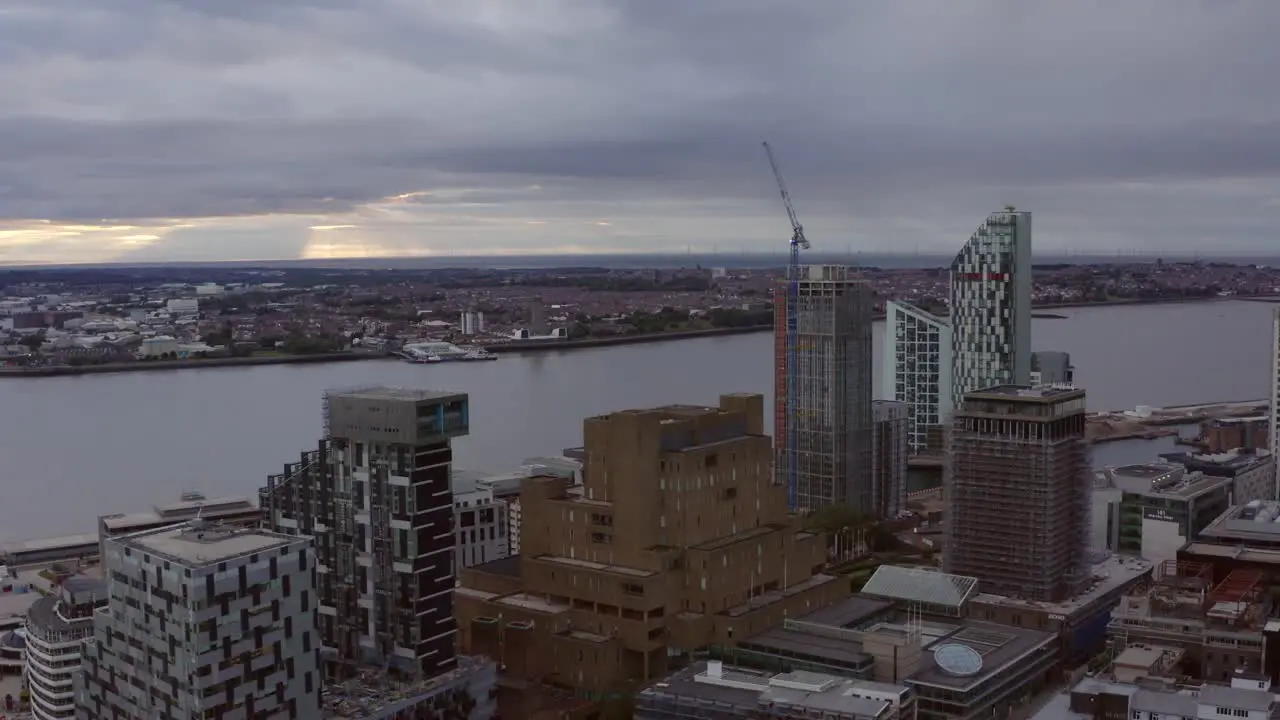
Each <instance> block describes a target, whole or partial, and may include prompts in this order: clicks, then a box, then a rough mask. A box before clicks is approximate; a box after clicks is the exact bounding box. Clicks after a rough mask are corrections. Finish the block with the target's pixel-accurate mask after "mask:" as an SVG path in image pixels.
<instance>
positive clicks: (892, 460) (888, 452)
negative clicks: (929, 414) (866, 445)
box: [871, 400, 911, 518]
mask: <svg viewBox="0 0 1280 720" xmlns="http://www.w3.org/2000/svg"><path fill="white" fill-rule="evenodd" d="M871 411H872V433H871V438H872V441H871V512H873V513H875V514H876V515H878V516H880V517H886V518H891V517H895V516H897V515H898V514H899V513H901V512H902V511H904V510H906V509H907V447H908V443H907V435H908V434H909V432H910V422H911V419H910V412H909V411H908V409H907V405H906V403H900V402H894V401H892V400H876V401H875V402H874V403H872V406H871Z"/></svg>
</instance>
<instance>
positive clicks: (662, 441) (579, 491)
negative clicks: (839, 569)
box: [454, 394, 849, 694]
mask: <svg viewBox="0 0 1280 720" xmlns="http://www.w3.org/2000/svg"><path fill="white" fill-rule="evenodd" d="M583 434H584V439H585V448H584V453H583V454H584V455H585V458H586V463H585V472H584V482H583V485H582V486H581V487H580V488H575V489H571V488H570V487H569V486H568V481H566V480H565V479H563V478H552V477H533V478H530V479H528V480H526V481H525V483H524V486H523V488H522V491H521V495H520V502H521V506H522V508H523V512H524V520H523V522H522V525H521V540H520V547H521V552H522V555H521V556H519V557H512V558H507V559H504V560H499V561H496V562H492V563H487V564H484V565H479V566H476V567H472V568H468V569H467V570H464V571H463V572H462V574H461V581H462V582H461V587H460V588H458V589H457V590H455V591H454V597H455V600H454V612H455V615H456V617H457V620H458V628H459V633H460V641H461V644H462V648H463V650H464V651H465V652H469V653H474V654H483V655H488V656H490V657H493V658H494V659H496V660H498V661H499V662H500V663H502V664H503V665H504V666H505V672H506V677H507V680H508V682H511V681H530V682H545V683H549V684H553V685H560V686H566V687H572V688H575V689H578V690H582V691H586V692H588V693H600V694H608V693H610V692H613V691H617V690H619V689H622V688H625V687H627V685H628V683H629V682H632V681H645V680H650V679H653V678H657V677H661V676H662V675H664V674H665V673H666V672H667V667H668V657H669V655H670V654H671V652H670V651H676V652H677V653H688V652H691V651H693V650H695V649H698V648H702V647H705V646H707V645H711V644H718V645H731V644H733V643H734V641H735V639H739V640H740V639H744V638H748V637H750V636H752V635H754V634H757V633H759V632H761V631H763V630H765V629H767V628H769V627H772V626H774V625H778V624H780V623H782V621H783V620H784V618H785V617H788V616H790V617H799V616H801V615H804V614H806V613H808V612H811V611H813V610H815V609H818V608H820V607H823V606H825V605H827V604H830V603H832V602H834V601H836V600H839V599H843V598H844V597H846V596H848V595H849V584H848V582H847V581H844V580H842V579H839V578H836V577H833V576H830V575H824V574H822V572H821V571H822V567H823V564H824V561H825V548H826V543H825V539H824V538H823V537H821V536H820V535H815V534H812V533H808V532H805V531H803V530H801V528H800V526H799V518H797V517H795V516H792V515H790V514H789V513H788V511H787V507H786V495H785V489H784V488H783V487H781V486H779V485H777V484H775V483H774V481H773V473H772V452H773V450H772V443H771V441H770V439H769V437H768V436H767V435H765V434H764V402H763V398H762V397H761V396H760V395H745V394H737V395H725V396H723V397H721V399H720V406H719V407H696V406H687V405H673V406H667V407H659V408H654V409H651V410H628V411H624V412H617V413H612V414H610V415H604V416H601V417H594V418H588V419H587V420H586V421H585V423H584V428H583Z"/></svg>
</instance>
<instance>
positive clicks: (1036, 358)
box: [1031, 350, 1076, 385]
mask: <svg viewBox="0 0 1280 720" xmlns="http://www.w3.org/2000/svg"><path fill="white" fill-rule="evenodd" d="M1075 381H1076V369H1075V367H1074V366H1072V364H1071V354H1070V353H1065V352H1060V351H1058V350H1037V351H1036V352H1033V353H1031V384H1032V385H1072V384H1074V383H1075Z"/></svg>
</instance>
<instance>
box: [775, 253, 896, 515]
mask: <svg viewBox="0 0 1280 720" xmlns="http://www.w3.org/2000/svg"><path fill="white" fill-rule="evenodd" d="M799 273H800V280H799V288H798V290H797V292H796V295H797V301H796V302H797V304H798V307H797V308H796V311H797V341H796V342H797V346H796V348H795V352H794V354H792V353H790V352H788V347H787V342H788V341H787V328H786V317H787V303H789V302H791V300H790V299H789V298H788V291H787V288H786V285H785V281H784V284H782V285H780V286H779V287H778V289H777V292H775V293H774V317H775V331H774V346H775V357H774V368H775V377H774V398H775V404H774V425H773V427H774V432H776V433H777V436H776V437H775V438H774V441H775V446H776V457H777V471H778V473H779V482H780V483H781V484H783V485H784V486H788V487H789V489H790V490H791V492H792V498H793V500H794V502H795V505H796V508H799V509H808V510H812V509H816V508H820V507H824V506H827V505H832V504H845V505H849V506H851V507H853V508H855V509H856V510H858V511H860V512H869V511H870V508H871V482H870V472H871V399H872V386H871V382H872V381H871V319H872V313H871V310H872V305H873V304H874V296H873V293H872V292H871V288H870V286H868V285H867V283H866V282H865V281H863V280H859V279H858V278H857V275H856V270H855V269H854V268H848V267H841V266H837V265H810V266H806V267H802V268H800V270H799ZM792 359H794V361H795V367H790V363H791V361H792ZM791 433H794V437H792V436H791V435H790V434H791ZM791 482H794V487H790V483H791Z"/></svg>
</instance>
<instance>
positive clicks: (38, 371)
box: [0, 296, 1280, 379]
mask: <svg viewBox="0 0 1280 720" xmlns="http://www.w3.org/2000/svg"><path fill="white" fill-rule="evenodd" d="M1222 300H1270V301H1280V298H1275V297H1270V296H1261V297H1257V296H1229V297H1208V298H1135V299H1128V300H1110V301H1106V302H1070V303H1038V304H1036V305H1035V306H1034V309H1036V310H1056V309H1060V308H1061V309H1066V308H1081V307H1111V306H1117V305H1164V304H1172V303H1189V302H1216V301H1222ZM1036 316H1037V317H1040V318H1061V317H1063V316H1060V315H1053V314H1052V313H1037V315H1036ZM875 319H877V320H883V319H884V314H883V313H878V314H876V316H875ZM772 331H773V323H769V324H767V325H748V326H744V327H727V328H710V329H707V330H678V331H674V332H664V333H647V334H644V335H619V336H616V337H599V338H583V339H581V340H534V341H529V340H517V341H513V342H507V343H493V344H486V345H484V346H483V347H484V348H485V349H486V350H488V351H489V352H491V353H495V354H502V355H507V354H513V353H542V352H552V351H556V350H580V349H584V348H598V347H613V346H615V345H642V344H647V343H657V342H670V341H676V340H693V339H697V338H706V337H720V336H730V335H746V334H750V333H759V332H772ZM394 359H396V357H395V356H394V355H382V354H374V353H365V352H350V351H347V352H335V353H323V354H317V355H271V356H257V357H255V356H252V355H251V356H249V357H222V358H204V359H200V360H149V361H137V362H121V363H107V364H105V365H41V366H36V367H7V368H0V379H3V378H41V377H66V376H69V375H102V374H110V373H127V372H158V371H170V370H196V369H200V368H226V367H241V366H246V365H310V364H315V363H336V362H355V361H359V360H394Z"/></svg>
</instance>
